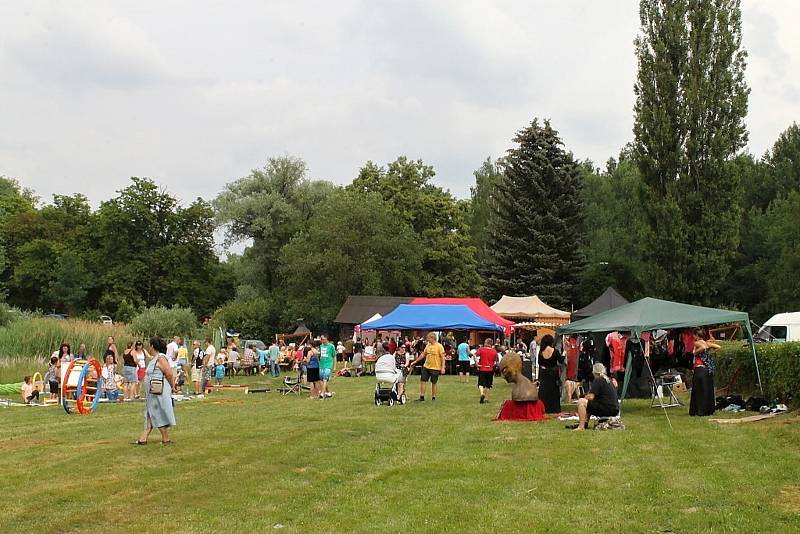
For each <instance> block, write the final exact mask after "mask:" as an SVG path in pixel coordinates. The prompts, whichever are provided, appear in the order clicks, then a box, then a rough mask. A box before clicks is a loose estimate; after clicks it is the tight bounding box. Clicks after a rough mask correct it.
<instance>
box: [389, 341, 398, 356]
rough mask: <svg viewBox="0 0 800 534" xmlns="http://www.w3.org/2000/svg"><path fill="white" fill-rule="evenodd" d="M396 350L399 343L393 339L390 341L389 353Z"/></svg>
mask: <svg viewBox="0 0 800 534" xmlns="http://www.w3.org/2000/svg"><path fill="white" fill-rule="evenodd" d="M395 352H397V343H396V342H395V340H394V339H393V340H391V341H389V354H394V353H395Z"/></svg>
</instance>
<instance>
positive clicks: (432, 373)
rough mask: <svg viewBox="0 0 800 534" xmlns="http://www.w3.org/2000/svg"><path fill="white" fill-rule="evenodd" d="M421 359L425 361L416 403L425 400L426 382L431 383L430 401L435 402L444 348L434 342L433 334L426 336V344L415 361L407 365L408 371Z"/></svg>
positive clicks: (441, 371)
mask: <svg viewBox="0 0 800 534" xmlns="http://www.w3.org/2000/svg"><path fill="white" fill-rule="evenodd" d="M423 359H424V360H425V364H424V365H423V366H422V375H421V376H420V379H419V399H417V402H422V401H424V400H425V392H426V391H427V389H428V381H430V383H431V400H436V393H437V391H438V388H439V386H438V383H439V375H443V374H444V365H445V361H444V347H442V345H441V344H440V343H439V342H438V341H436V334H434V333H433V332H431V333H429V334H428V344H427V345H426V346H425V349H424V350H423V351H422V353H421V354H420V355H419V356H418V357H417V359H416V360H414V361H413V362H411V363H410V364H409V366H408V367H409V369H413V368H414V366H415V365H416V364H417V363H419V362H421V361H422V360H423Z"/></svg>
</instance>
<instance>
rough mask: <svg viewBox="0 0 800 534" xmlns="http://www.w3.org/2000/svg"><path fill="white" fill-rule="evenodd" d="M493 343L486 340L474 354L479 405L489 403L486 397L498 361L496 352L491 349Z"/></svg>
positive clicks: (491, 340)
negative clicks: (476, 363)
mask: <svg viewBox="0 0 800 534" xmlns="http://www.w3.org/2000/svg"><path fill="white" fill-rule="evenodd" d="M493 343H494V340H493V339H491V338H487V339H486V341H485V342H484V344H483V347H481V348H480V349H478V353H477V354H476V356H477V357H478V390H480V392H481V401H480V404H484V403H487V402H489V399H487V397H488V396H489V390H491V389H492V383H493V382H494V366H495V365H497V360H498V359H499V356H498V355H497V351H496V350H494V348H493V347H492V344H493Z"/></svg>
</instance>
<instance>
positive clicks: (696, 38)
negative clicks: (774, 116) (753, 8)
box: [634, 0, 749, 303]
mask: <svg viewBox="0 0 800 534" xmlns="http://www.w3.org/2000/svg"><path fill="white" fill-rule="evenodd" d="M640 19H641V33H640V35H639V36H638V37H637V38H636V41H635V45H636V56H637V59H638V64H639V72H638V77H637V81H636V85H635V88H634V89H635V93H636V104H635V108H634V109H635V114H636V118H635V124H634V134H635V144H634V151H635V157H636V159H637V161H638V164H639V168H640V170H641V173H642V179H643V182H644V187H643V188H642V202H643V203H644V205H645V206H646V209H645V210H644V213H645V214H646V221H647V229H648V234H647V236H646V241H647V242H648V243H650V246H649V247H648V248H647V249H646V260H647V263H648V272H647V280H648V282H649V287H650V289H651V290H652V291H653V292H654V293H655V294H657V295H659V296H662V297H665V298H672V299H678V300H683V301H693V302H699V303H711V302H713V301H714V299H715V297H716V295H717V292H718V290H719V288H720V287H721V286H722V284H723V283H724V279H725V277H726V275H727V274H728V271H729V266H730V262H731V259H732V257H733V255H734V253H735V251H736V247H737V244H738V242H739V221H740V217H741V187H740V184H739V180H738V176H737V175H736V174H735V173H733V172H729V168H728V167H727V166H726V162H728V161H730V160H731V159H732V158H734V157H735V156H736V154H737V152H738V151H739V150H740V149H741V148H742V147H743V146H744V145H745V143H746V141H747V131H746V129H745V124H744V117H745V115H746V113H747V96H748V94H749V89H748V88H747V84H746V83H745V80H744V70H745V66H746V58H747V54H746V52H745V51H744V50H743V48H742V32H741V10H740V8H739V0H641V2H640Z"/></svg>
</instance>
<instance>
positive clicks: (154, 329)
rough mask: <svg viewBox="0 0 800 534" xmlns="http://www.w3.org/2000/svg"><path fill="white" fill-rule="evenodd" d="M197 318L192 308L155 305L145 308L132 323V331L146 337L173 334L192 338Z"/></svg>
mask: <svg viewBox="0 0 800 534" xmlns="http://www.w3.org/2000/svg"><path fill="white" fill-rule="evenodd" d="M197 326H198V325H197V318H196V317H195V316H194V312H193V311H192V310H191V309H190V308H179V307H177V306H173V307H172V308H165V307H164V306H153V307H150V308H145V309H144V310H142V312H141V313H139V314H138V315H137V316H136V317H134V318H133V320H132V321H131V323H130V329H131V331H132V332H136V333H138V334H141V335H142V336H144V337H146V338H147V337H151V336H161V337H162V338H164V339H167V338H171V337H172V336H184V337H188V338H191V336H192V334H193V333H194V331H195V330H196V329H197Z"/></svg>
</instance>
